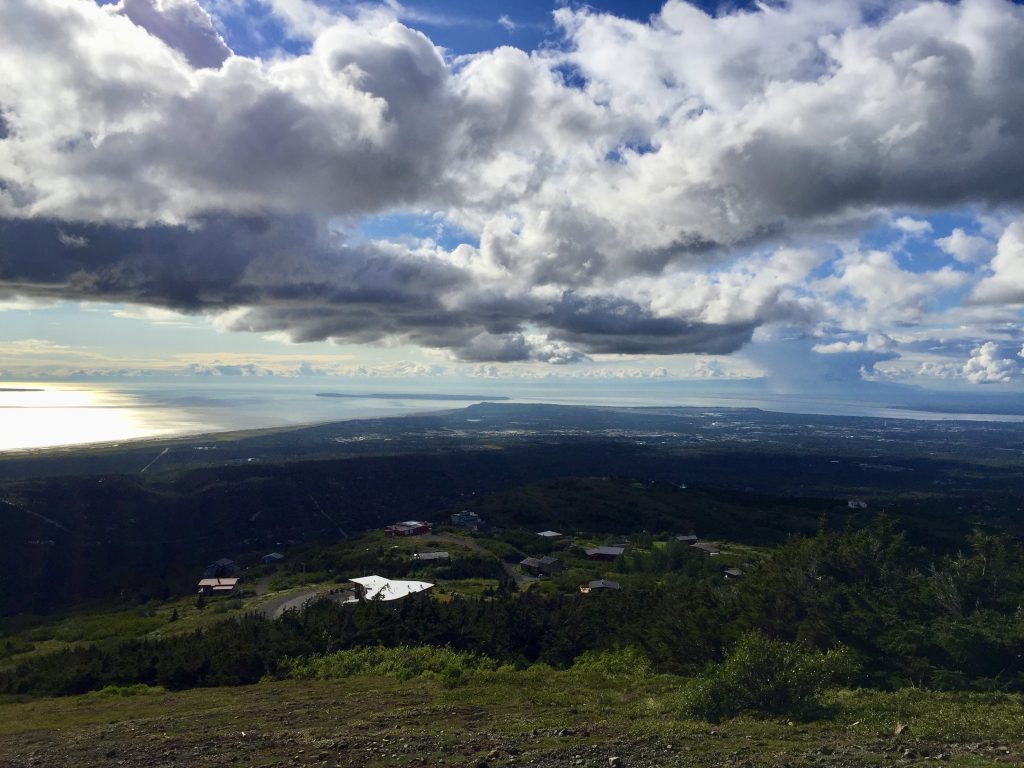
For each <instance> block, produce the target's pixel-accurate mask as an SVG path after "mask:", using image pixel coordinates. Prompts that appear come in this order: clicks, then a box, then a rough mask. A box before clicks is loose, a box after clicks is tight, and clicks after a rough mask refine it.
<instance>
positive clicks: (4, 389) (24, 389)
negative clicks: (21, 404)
mask: <svg viewBox="0 0 1024 768" xmlns="http://www.w3.org/2000/svg"><path fill="white" fill-rule="evenodd" d="M45 391H46V390H45V389H42V388H41V387H0V392H45Z"/></svg>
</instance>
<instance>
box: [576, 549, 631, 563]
mask: <svg viewBox="0 0 1024 768" xmlns="http://www.w3.org/2000/svg"><path fill="white" fill-rule="evenodd" d="M583 551H584V552H585V553H586V555H587V557H589V558H590V559H591V560H617V559H618V558H620V557H622V553H623V552H625V551H626V548H625V547H587V548H586V549H585V550H583Z"/></svg>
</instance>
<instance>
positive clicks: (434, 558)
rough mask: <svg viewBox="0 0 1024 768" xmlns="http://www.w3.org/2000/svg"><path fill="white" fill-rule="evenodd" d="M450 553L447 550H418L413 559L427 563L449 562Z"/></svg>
mask: <svg viewBox="0 0 1024 768" xmlns="http://www.w3.org/2000/svg"><path fill="white" fill-rule="evenodd" d="M449 558H450V555H449V554H448V553H447V552H445V551H443V550H442V551H439V552H417V553H416V554H414V555H413V556H412V559H413V560H417V561H419V562H426V563H436V562H447V561H448V560H449Z"/></svg>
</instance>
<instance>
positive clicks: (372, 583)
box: [349, 575, 434, 602]
mask: <svg viewBox="0 0 1024 768" xmlns="http://www.w3.org/2000/svg"><path fill="white" fill-rule="evenodd" d="M349 581H353V582H355V583H356V584H359V585H361V586H362V587H363V597H364V598H365V599H367V600H381V601H383V602H388V601H389V600H398V599H400V598H403V597H408V596H409V595H412V594H415V593H417V592H425V591H426V590H428V589H430V588H431V587H433V586H434V585H433V584H430V583H429V582H426V581H399V580H393V579H385V578H384V577H383V576H376V575H374V576H360V577H358V578H355V579H349Z"/></svg>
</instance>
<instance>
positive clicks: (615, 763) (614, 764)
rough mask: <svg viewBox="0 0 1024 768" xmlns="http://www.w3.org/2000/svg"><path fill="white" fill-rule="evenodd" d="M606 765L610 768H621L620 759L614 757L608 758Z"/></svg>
mask: <svg viewBox="0 0 1024 768" xmlns="http://www.w3.org/2000/svg"><path fill="white" fill-rule="evenodd" d="M608 765H609V766H611V768H621V766H622V758H620V757H614V756H613V757H609V758H608Z"/></svg>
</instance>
